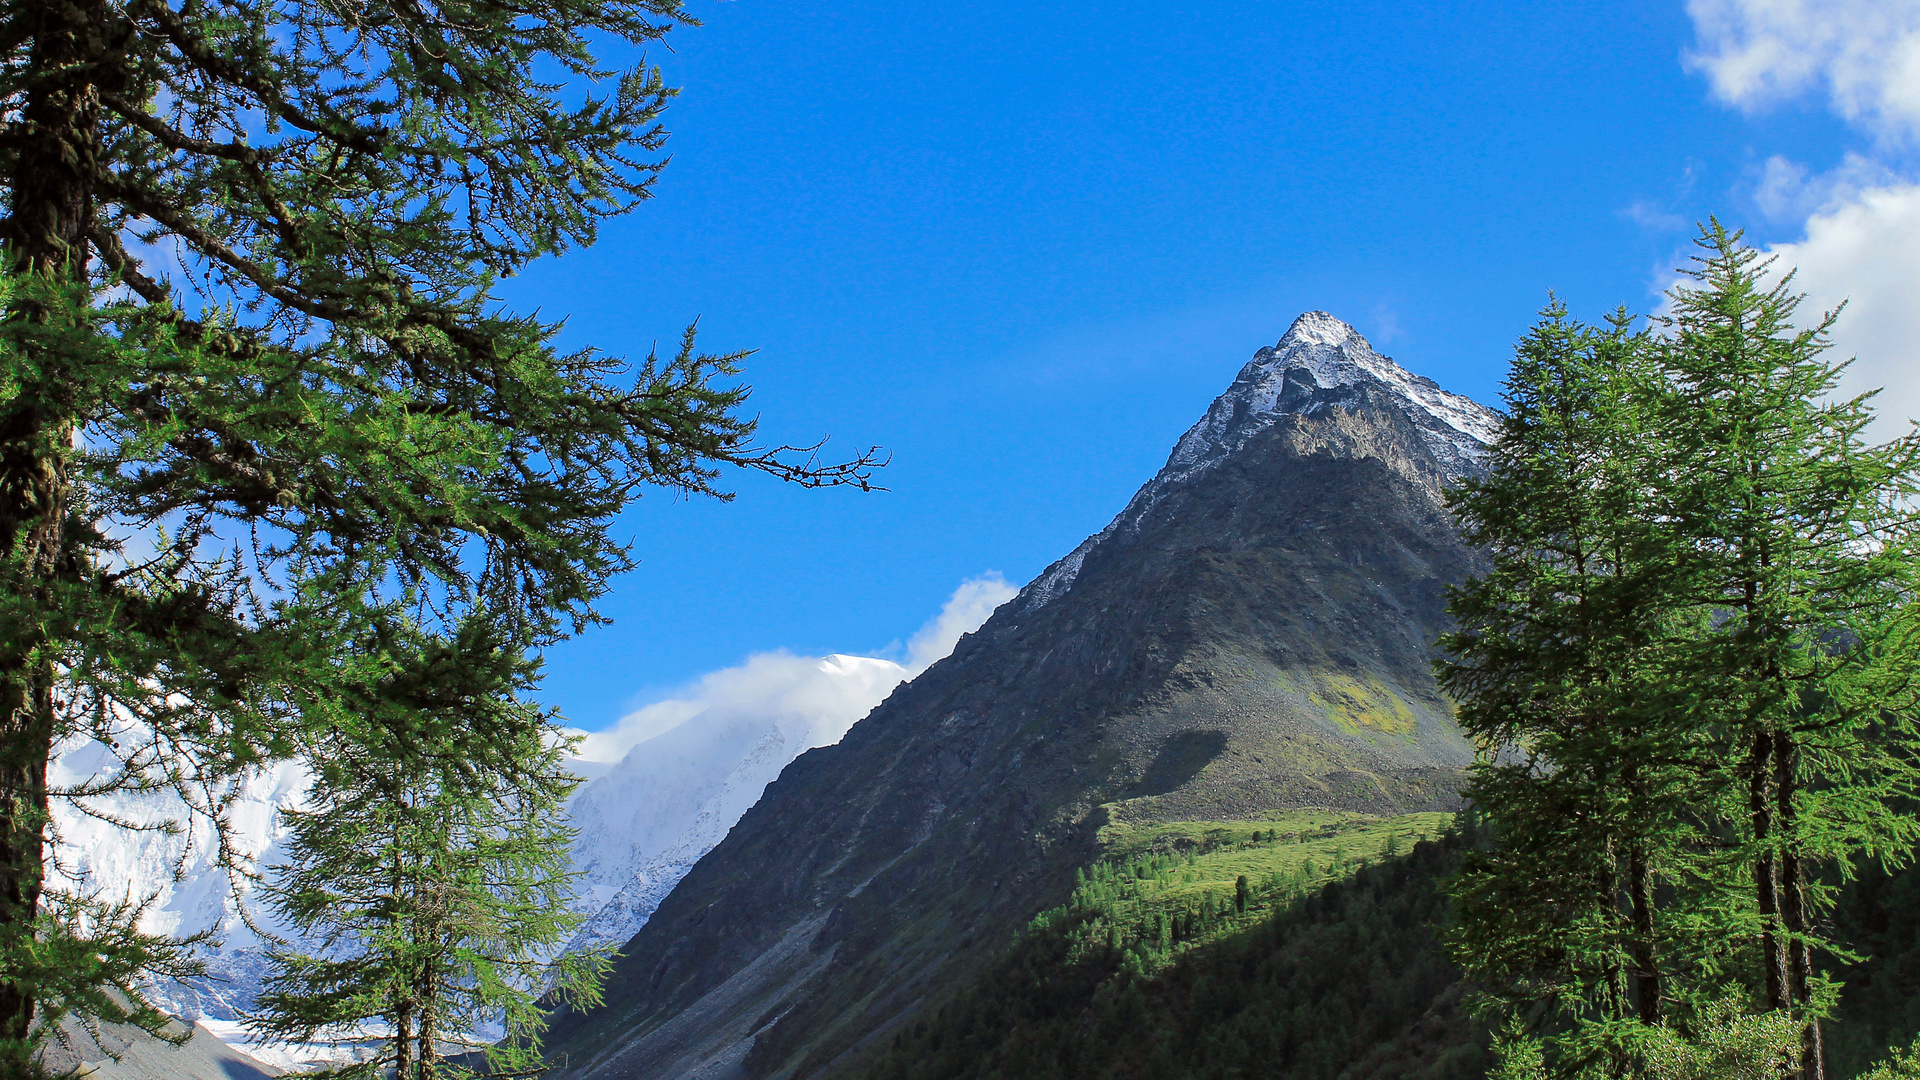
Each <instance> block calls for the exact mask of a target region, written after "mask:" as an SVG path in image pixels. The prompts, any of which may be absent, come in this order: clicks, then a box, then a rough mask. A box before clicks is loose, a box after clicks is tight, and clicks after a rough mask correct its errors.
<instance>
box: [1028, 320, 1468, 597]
mask: <svg viewBox="0 0 1920 1080" xmlns="http://www.w3.org/2000/svg"><path fill="white" fill-rule="evenodd" d="M1340 388H1355V389H1360V388H1365V389H1372V390H1378V391H1384V392H1386V393H1388V394H1391V395H1393V396H1394V397H1397V398H1399V399H1401V400H1402V401H1403V402H1404V403H1405V405H1406V410H1405V411H1406V413H1407V417H1408V419H1410V420H1411V421H1412V422H1413V423H1414V425H1415V427H1416V428H1417V429H1418V430H1419V433H1420V437H1421V439H1422V441H1424V442H1425V443H1426V444H1427V447H1428V448H1429V449H1431V450H1432V451H1433V454H1434V456H1435V457H1436V458H1438V459H1439V461H1440V464H1441V465H1442V467H1443V468H1446V469H1448V470H1450V471H1453V472H1465V471H1467V470H1468V469H1470V468H1471V467H1472V465H1473V463H1474V462H1475V461H1477V460H1478V459H1479V457H1480V456H1481V454H1482V453H1483V452H1484V449H1485V447H1486V446H1487V445H1488V444H1489V443H1491V442H1492V441H1493V440H1494V438H1495V435H1496V433H1497V432H1498V430H1499V425H1500V414H1499V413H1497V412H1495V411H1493V410H1492V409H1489V408H1487V407H1486V406H1485V405H1482V404H1480V403H1479V402H1477V401H1474V400H1473V399H1471V398H1467V397H1463V396H1461V395H1459V394H1455V393H1450V392H1449V391H1446V390H1442V389H1441V388H1440V385H1439V384H1438V383H1436V382H1434V381H1433V380H1432V379H1428V378H1425V377H1423V376H1419V375H1415V374H1413V373H1412V372H1410V371H1408V370H1406V369H1405V368H1403V367H1401V366H1400V365H1399V364H1396V363H1394V362H1393V361H1392V360H1391V359H1389V358H1387V357H1385V356H1382V355H1380V354H1379V353H1378V352H1375V351H1374V348H1373V346H1372V345H1370V344H1368V342H1367V339H1366V338H1364V337H1362V336H1360V332H1359V331H1357V330H1355V329H1354V328H1353V327H1351V326H1349V325H1347V324H1346V323H1344V322H1342V321H1340V320H1339V319H1336V318H1334V317H1333V316H1332V315H1329V314H1327V313H1326V312H1324V311H1309V312H1307V313H1306V314H1304V315H1301V316H1300V317H1299V318H1297V319H1295V320H1294V321H1293V325H1292V326H1291V327H1289V328H1288V330H1287V332H1286V335H1285V336H1284V337H1282V338H1281V339H1280V341H1279V342H1278V343H1277V344H1274V345H1271V346H1268V347H1265V348H1262V349H1261V350H1260V351H1259V352H1256V353H1254V354H1253V359H1251V360H1249V361H1247V365H1246V366H1245V367H1243V368H1241V369H1240V374H1239V376H1238V377H1237V378H1235V379H1234V381H1233V385H1232V386H1230V387H1228V388H1227V390H1226V392H1225V393H1223V394H1221V395H1220V396H1219V397H1218V398H1215V399H1214V402H1213V404H1212V405H1211V406H1209V407H1208V409H1207V413H1206V415H1205V416H1203V417H1201V418H1200V422H1199V423H1197V424H1195V425H1193V427H1191V428H1189V429H1187V433H1186V434H1185V435H1182V436H1181V437H1180V441H1179V442H1178V443H1175V444H1174V448H1173V453H1172V454H1171V455H1169V456H1168V458H1167V463H1166V465H1165V466H1163V467H1162V468H1161V469H1160V471H1159V472H1158V473H1157V474H1155V475H1154V477H1153V479H1151V480H1149V481H1147V482H1146V483H1145V484H1144V485H1142V486H1141V488H1140V490H1139V491H1138V492H1136V493H1135V494H1134V496H1133V498H1132V499H1131V500H1130V501H1129V502H1128V503H1127V506H1126V509H1124V510H1122V511H1120V513H1119V515H1118V516H1116V517H1115V518H1114V519H1113V520H1112V521H1111V522H1109V523H1108V525H1107V527H1106V528H1104V529H1102V530H1100V531H1099V532H1097V533H1095V534H1093V535H1092V536H1089V537H1087V538H1086V539H1085V540H1083V541H1081V543H1080V546H1079V547H1076V548H1074V549H1073V550H1072V551H1071V552H1069V553H1068V554H1067V555H1066V556H1065V557H1064V558H1062V559H1060V560H1059V561H1057V562H1055V563H1054V564H1053V565H1052V566H1049V567H1047V569H1046V570H1044V571H1042V572H1041V574H1040V576H1039V577H1036V578H1034V579H1033V581H1032V582H1030V583H1028V585H1027V587H1026V588H1024V589H1022V590H1020V595H1019V596H1018V597H1016V598H1015V602H1016V603H1017V604H1018V605H1019V607H1018V608H1016V609H1015V610H1019V611H1032V610H1034V609H1036V608H1038V607H1040V606H1041V605H1043V604H1045V603H1047V602H1048V601H1049V600H1052V599H1053V598H1054V597H1056V596H1059V595H1060V594H1062V593H1064V592H1066V591H1067V590H1068V589H1070V588H1072V587H1073V582H1074V580H1075V579H1076V578H1078V577H1079V575H1080V566H1081V564H1082V563H1083V562H1084V561H1085V559H1086V557H1087V555H1088V554H1090V553H1091V552H1092V551H1093V550H1094V549H1095V548H1097V547H1099V546H1100V544H1102V543H1103V542H1105V541H1106V540H1107V539H1108V538H1109V537H1111V536H1113V535H1115V534H1116V533H1119V532H1121V531H1123V530H1126V529H1130V528H1134V527H1136V526H1137V525H1138V524H1139V522H1140V521H1141V519H1142V518H1144V517H1145V516H1146V515H1147V513H1148V512H1149V511H1151V510H1152V509H1153V507H1154V506H1155V505H1156V504H1157V503H1159V501H1160V500H1161V499H1162V498H1163V497H1164V496H1165V495H1166V494H1167V493H1168V492H1169V491H1171V490H1173V489H1174V488H1176V487H1179V486H1181V485H1184V484H1186V483H1187V482H1188V481H1190V480H1192V479H1193V478H1194V477H1196V476H1199V475H1200V474H1201V473H1203V472H1206V471H1207V470H1208V469H1211V468H1213V467H1214V466H1215V465H1218V464H1219V463H1220V462H1222V461H1225V460H1226V459H1227V458H1229V457H1231V456H1233V455H1234V454H1235V453H1237V452H1238V451H1239V450H1240V448H1241V447H1243V446H1245V445H1246V444H1247V442H1248V441H1249V440H1250V439H1252V438H1253V437H1254V436H1256V435H1258V434H1259V433H1261V432H1262V431H1265V430H1267V429H1268V428H1270V427H1272V426H1273V425H1274V423H1275V422H1277V421H1278V420H1279V418H1280V417H1282V416H1287V415H1290V414H1303V415H1312V414H1314V413H1317V412H1320V411H1321V410H1323V409H1326V408H1329V407H1330V404H1331V403H1330V401H1329V396H1328V395H1326V394H1325V393H1324V391H1329V390H1338V389H1340Z"/></svg>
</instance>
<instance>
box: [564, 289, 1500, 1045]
mask: <svg viewBox="0 0 1920 1080" xmlns="http://www.w3.org/2000/svg"><path fill="white" fill-rule="evenodd" d="M1496 419H1497V418H1496V417H1495V415H1494V414H1493V413H1492V412H1490V411H1489V410H1486V409H1484V408H1482V407H1480V406H1478V405H1475V404H1474V403H1472V402H1471V401H1468V400H1467V399H1465V398H1461V397H1458V396H1457V395H1451V394H1447V393H1446V392H1445V391H1442V390H1440V388H1439V387H1437V386H1435V385H1434V384H1432V383H1431V382H1429V381H1427V380H1424V379H1420V378H1419V377H1417V376H1414V375H1411V374H1410V373H1408V372H1406V371H1405V370H1404V369H1401V368H1400V367H1399V366H1398V365H1397V364H1394V363H1393V362H1392V361H1391V360H1389V359H1387V358H1385V357H1383V356H1381V355H1379V354H1378V353H1377V352H1375V351H1374V350H1373V349H1372V347H1371V346H1370V345H1369V344H1368V343H1367V342H1366V341H1365V339H1364V338H1362V337H1361V336H1360V335H1359V334H1358V333H1356V332H1354V331H1353V329H1352V328H1351V327H1349V326H1347V325H1346V324H1344V323H1341V322H1339V320H1337V319H1334V318H1332V317H1331V316H1329V315H1326V314H1324V313H1319V312H1314V313H1309V314H1307V315H1304V316H1302V317H1301V318H1300V319H1298V320H1296V321H1295V323H1294V324H1293V326H1292V327H1291V328H1290V329H1289V331H1288V333H1287V335H1286V336H1285V337H1283V338H1282V339H1281V340H1280V342H1279V343H1278V344H1276V345H1275V346H1272V347H1270V348H1267V349H1262V350H1260V352H1258V353H1256V354H1255V356H1254V358H1253V360H1252V361H1250V362H1249V363H1248V364H1247V365H1246V366H1245V367H1244V368H1243V369H1242V370H1241V372H1240V375H1239V377H1238V378H1237V379H1236V380H1235V381H1234V383H1233V385H1232V386H1231V387H1229V389H1228V391H1227V392H1226V393H1225V394H1223V395H1222V396H1221V397H1220V399H1218V400H1217V401H1215V402H1214V404H1213V406H1212V407H1211V408H1210V409H1209V410H1208V412H1207V414H1206V416H1205V417H1204V418H1203V419H1202V420H1201V421H1200V422H1199V423H1198V424H1196V425H1195V427H1194V428H1193V429H1192V430H1191V431H1189V432H1188V433H1187V435H1186V436H1185V437H1183V438H1182V439H1181V440H1180V442H1179V444H1177V445H1176V446H1175V448H1174V451H1173V453H1172V454H1171V455H1170V457H1169V460H1168V462H1167V465H1166V467H1165V468H1163V469H1162V470H1160V472H1159V474H1158V475H1156V476H1155V477H1154V478H1153V479H1152V480H1150V481H1149V482H1148V483H1147V484H1146V485H1145V486H1143V487H1142V488H1141V490H1140V492H1139V493H1138V494H1136V496H1135V497H1134V498H1133V499H1132V500H1131V501H1130V502H1129V504H1128V506H1127V507H1126V508H1125V509H1124V510H1123V511H1122V512H1121V514H1120V515H1119V516H1117V517H1116V518H1115V519H1114V521H1113V523H1111V524H1110V525H1108V526H1107V528H1106V529H1104V530H1102V531H1101V532H1100V533H1098V534H1096V535H1095V536H1093V537H1090V538H1089V539H1088V540H1087V541H1086V542H1085V543H1083V544H1081V545H1080V546H1079V547H1078V548H1076V549H1075V550H1074V551H1073V552H1071V553H1069V554H1068V555H1067V556H1066V557H1065V558H1063V559H1061V560H1060V561H1059V562H1057V563H1055V564H1054V565H1053V566H1051V567H1049V568H1048V570H1047V571H1046V572H1044V573H1043V574H1041V575H1040V576H1039V577H1038V578H1036V579H1035V580H1034V582H1032V583H1031V584H1029V585H1028V587H1027V588H1026V589H1025V590H1023V591H1022V592H1021V594H1020V595H1019V596H1018V597H1017V598H1016V599H1015V600H1013V601H1011V602H1009V603H1007V604H1006V605H1004V606H1003V607H1001V608H1000V609H999V610H998V611H997V612H996V613H995V614H994V615H993V617H992V618H990V619H989V620H988V621H987V623H986V624H985V625H984V626H982V627H981V629H980V630H979V631H978V632H976V633H974V634H972V635H970V636H969V637H967V638H965V639H963V640H962V641H961V643H960V644H959V646H958V647H956V648H955V649H954V651H953V653H952V655H951V656H949V657H948V658H947V659H946V660H944V661H942V662H940V663H939V664H936V665H934V666H933V667H932V668H931V669H930V670H928V671H927V672H926V673H925V674H923V675H921V676H920V677H919V678H917V679H915V680H913V681H912V682H911V683H908V684H906V685H904V686H902V687H901V688H899V689H897V690H896V691H895V692H894V693H893V694H892V696H890V697H889V698H888V699H887V700H886V701H885V702H883V703H882V704H881V705H880V706H879V707H878V708H876V709H875V710H874V711H873V713H871V714H870V715H869V716H868V717H867V718H866V719H865V720H863V721H861V722H860V723H858V724H856V725H854V727H853V728H852V730H851V731H849V732H848V734H847V736H846V737H845V738H844V739H843V740H841V741H840V742H839V743H838V744H837V745H835V746H833V747H830V748H823V749H820V750H814V751H811V752H809V753H807V754H804V755H801V756H800V757H799V758H798V759H796V760H795V761H794V763H793V764H792V765H790V766H788V768H787V769H786V770H785V771H784V772H783V773H782V774H781V776H780V778H779V779H778V780H777V781H775V782H774V783H773V784H771V785H769V787H768V788H767V791H766V794H765V795H764V796H763V797H762V798H761V800H760V801H759V802H758V803H757V804H756V805H755V806H754V807H753V808H752V809H751V810H749V811H748V812H747V814H746V815H745V816H744V817H743V818H742V819H741V823H740V825H739V826H738V827H736V828H735V829H734V830H732V831H731V832H730V833H729V834H728V836H727V837H726V839H725V840H723V841H722V842H721V843H720V844H719V845H718V846H717V847H716V848H715V849H714V850H713V851H712V852H711V853H710V854H708V856H707V857H706V858H704V859H702V860H701V861H700V862H699V863H698V864H697V865H696V866H695V867H694V868H693V870H692V871H691V872H690V873H689V874H688V875H687V877H686V878H685V879H683V881H682V883H681V884H680V885H679V886H678V887H677V888H676V889H675V890H674V891H673V892H672V893H671V894H670V895H669V896H668V897H667V898H666V899H665V900H664V901H663V902H662V903H661V905H660V908H659V910H658V911H657V912H656V914H655V915H654V917H653V918H652V919H651V920H650V921H649V922H648V923H647V925H646V926H645V927H643V928H642V929H641V931H640V933H639V934H638V935H636V936H635V937H634V938H633V940H631V941H630V942H628V944H627V945H626V947H625V949H624V950H623V955H622V957H621V959H620V961H619V963H618V965H617V967H616V969H615V973H614V977H613V980H612V985H611V986H610V988H609V997H608V1003H607V1005H606V1006H605V1007H603V1008H601V1009H598V1010H595V1011H593V1012H590V1013H574V1014H569V1015H565V1016H563V1017H561V1018H560V1020H559V1022H558V1023H557V1024H556V1027H555V1029H554V1032H553V1036H554V1037H553V1040H552V1041H551V1042H550V1046H552V1047H553V1048H554V1050H555V1052H556V1062H557V1064H559V1066H560V1069H561V1073H562V1075H565V1076H567V1077H592V1078H596V1080H597V1078H602V1077H605V1078H612V1077H642V1078H661V1080H666V1078H679V1077H756V1078H757V1077H788V1076H796V1077H798V1076H809V1077H810V1076H818V1075H823V1074H828V1073H831V1072H833V1071H834V1069H836V1068H837V1067H839V1066H840V1065H842V1064H845V1063H846V1062H848V1061H850V1060H852V1059H854V1058H857V1056H858V1055H859V1053H860V1052H861V1048H862V1047H863V1046H865V1045H868V1044H869V1042H870V1041H871V1040H873V1039H875V1038H878V1037H880V1036H883V1035H884V1034H885V1033H886V1032H887V1031H888V1030H890V1028H891V1026H892V1025H894V1024H897V1023H899V1022H901V1021H902V1020H903V1019H905V1018H907V1017H910V1016H911V1015H913V1012H914V1010H915V1009H916V1008H917V1007H919V1006H920V1005H921V1004H923V1003H924V1002H926V1001H927V1000H929V998H930V997H937V996H938V994H939V993H940V988H941V987H943V986H949V985H952V984H953V983H954V981H955V980H958V979H962V978H965V977H966V976H967V975H968V973H969V972H970V971H971V970H972V969H973V968H974V967H975V966H977V964H978V963H979V962H980V960H981V959H982V958H983V957H984V956H985V955H987V954H989V953H991V951H992V950H994V949H996V948H997V947H998V946H999V944H1001V943H1003V942H1004V941H1006V940H1008V937H1009V935H1010V934H1011V933H1012V931H1013V930H1014V929H1015V928H1017V927H1018V926H1020V925H1023V924H1024V922H1025V921H1026V920H1027V919H1029V918H1031V917H1032V915H1033V914H1034V913H1035V912H1037V911H1039V910H1040V909H1042V908H1043V907H1046V906H1048V905H1050V904H1052V903H1057V902H1058V901H1059V900H1060V899H1061V898H1063V897H1064V895H1065V893H1066V891H1067V890H1068V889H1069V888H1070V887H1071V882H1072V875H1073V871H1074V868H1075V867H1076V866H1081V865H1085V864H1086V863H1087V862H1089V861H1091V860H1092V859H1093V858H1094V857H1095V856H1096V855H1097V852H1098V850H1099V840H1098V836H1099V831H1100V829H1101V827H1102V826H1103V825H1105V824H1107V823H1110V822H1113V821H1116V820H1121V821H1126V822H1129V823H1148V822H1153V821H1175V820H1180V821H1193V820H1220V819H1231V818H1243V817H1246V816H1249V815H1254V814H1258V813H1262V812H1265V811H1268V810H1273V809H1279V808H1288V807H1305V806H1325V807H1333V808H1347V809H1363V810H1372V811H1394V810H1417V809H1429V808H1442V807H1446V806H1449V805H1451V803H1452V801H1453V800H1454V798H1455V796H1454V791H1455V785H1456V784H1457V781H1458V779H1459V776H1460V773H1459V770H1460V768H1461V767H1463V766H1464V765H1465V764H1466V763H1467V761H1468V760H1469V759H1470V750H1469V748H1468V746H1467V744H1466V742H1465V740H1464V738H1463V737H1462V736H1461V734H1460V732H1459V731H1458V729H1457V727H1455V726H1454V724H1453V722H1452V719H1451V710H1450V707H1449V705H1448V703H1447V702H1446V700H1445V699H1444V697H1443V696H1442V695H1441V694H1440V692H1439V690H1438V687H1437V686H1436V685H1435V684H1434V682H1433V678H1432V673H1431V657H1432V642H1433V640H1434V637H1435V635H1436V634H1437V633H1438V632H1439V630H1440V629H1441V628H1443V626H1444V625H1445V588H1446V586H1447V585H1448V584H1449V583H1451V582H1454V581H1458V580H1460V579H1462V578H1463V577H1464V576H1466V575H1467V574H1468V573H1470V572H1472V571H1473V570H1474V569H1475V568H1476V567H1477V566H1478V565H1479V561H1478V555H1477V554H1476V553H1475V552H1473V551H1471V550H1469V549H1468V548H1466V547H1465V545H1464V544H1462V542H1461V541H1460V539H1459V537H1458V535H1457V533H1456V532H1455V531H1454V528H1453V525H1452V522H1451V520H1450V518H1449V517H1448V515H1447V514H1446V511H1445V509H1444V506H1443V504H1442V501H1441V490H1442V487H1443V486H1444V484H1445V483H1446V482H1448V481H1449V480H1451V479H1454V478H1458V477H1460V476H1462V475H1466V474H1468V473H1471V472H1472V471H1473V470H1474V469H1475V468H1476V467H1477V465H1476V459H1477V448H1478V446H1479V445H1480V444H1481V440H1482V439H1483V438H1484V437H1485V436H1487V435H1488V434H1490V432H1491V431H1492V428H1493V425H1494V423H1495V422H1496Z"/></svg>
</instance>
